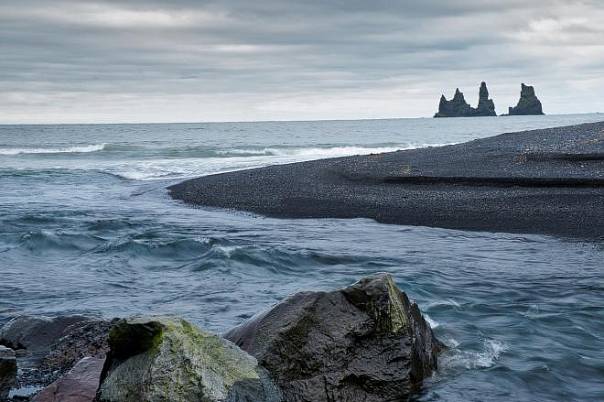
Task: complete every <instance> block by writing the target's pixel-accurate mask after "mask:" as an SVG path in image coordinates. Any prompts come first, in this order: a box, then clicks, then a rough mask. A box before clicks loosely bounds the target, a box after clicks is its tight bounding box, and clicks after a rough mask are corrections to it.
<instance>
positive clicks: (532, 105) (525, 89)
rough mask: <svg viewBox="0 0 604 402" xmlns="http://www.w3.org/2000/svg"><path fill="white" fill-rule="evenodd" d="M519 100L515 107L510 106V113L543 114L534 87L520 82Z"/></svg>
mask: <svg viewBox="0 0 604 402" xmlns="http://www.w3.org/2000/svg"><path fill="white" fill-rule="evenodd" d="M520 88H521V89H520V100H518V104H517V105H516V106H515V107H510V109H509V114H510V115H540V114H543V108H542V106H541V101H540V100H539V98H537V95H535V88H534V87H532V86H528V85H524V84H521V86H520Z"/></svg>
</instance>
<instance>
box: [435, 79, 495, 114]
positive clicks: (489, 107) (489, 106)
mask: <svg viewBox="0 0 604 402" xmlns="http://www.w3.org/2000/svg"><path fill="white" fill-rule="evenodd" d="M496 115H497V114H496V113H495V103H494V102H493V100H492V99H489V90H488V89H487V84H486V83H485V82H482V83H481V84H480V90H479V92H478V107H477V108H473V107H472V106H470V105H469V104H468V103H467V102H466V100H465V98H464V96H463V93H462V92H461V91H460V90H459V88H457V89H456V90H455V95H454V96H453V99H451V100H450V101H448V100H447V98H445V96H444V95H441V97H440V103H439V105H438V112H437V113H436V114H435V115H434V117H473V116H496Z"/></svg>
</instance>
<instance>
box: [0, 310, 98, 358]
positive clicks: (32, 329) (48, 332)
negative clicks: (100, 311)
mask: <svg viewBox="0 0 604 402" xmlns="http://www.w3.org/2000/svg"><path fill="white" fill-rule="evenodd" d="M86 319H87V318H86V317H84V316H80V315H72V316H61V317H55V318H50V317H44V316H20V317H16V318H13V319H12V320H10V321H9V322H8V323H6V324H5V325H4V326H3V327H2V329H0V345H4V346H7V347H10V348H12V349H14V350H26V351H27V353H28V354H31V355H37V356H43V355H44V354H46V353H47V352H48V351H49V350H50V347H51V345H53V344H54V343H55V342H56V341H57V340H59V338H61V337H62V336H64V335H65V334H66V331H65V330H66V329H67V328H68V327H69V326H70V325H72V324H75V323H78V322H82V321H84V320H86Z"/></svg>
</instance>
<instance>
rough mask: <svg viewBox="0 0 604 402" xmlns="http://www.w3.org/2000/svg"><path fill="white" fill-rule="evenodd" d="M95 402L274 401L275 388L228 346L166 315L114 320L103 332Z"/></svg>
mask: <svg viewBox="0 0 604 402" xmlns="http://www.w3.org/2000/svg"><path fill="white" fill-rule="evenodd" d="M109 345H110V352H109V354H108V356H107V361H106V363H105V367H104V368H103V374H102V376H101V385H100V387H99V391H98V395H97V398H98V400H99V401H101V402H139V401H171V402H191V401H205V402H218V401H220V402H227V401H233V402H235V401H247V402H277V401H280V400H281V395H280V392H279V389H278V388H277V387H276V386H275V384H274V383H273V382H272V381H271V380H270V378H269V376H268V373H267V372H266V370H265V369H263V368H261V367H259V366H258V362H257V361H256V359H255V358H253V357H252V356H250V355H248V354H247V353H245V352H244V351H242V350H241V349H239V348H238V347H237V346H235V345H234V344H232V343H231V342H229V341H227V340H225V339H223V338H220V337H218V336H216V335H212V334H209V333H206V332H203V331H201V330H200V329H198V328H196V327H194V326H192V325H191V324H189V323H188V322H186V321H184V320H181V319H177V318H168V317H133V318H129V319H124V320H120V321H119V322H117V324H116V325H115V326H114V327H113V328H112V329H111V331H110V333H109Z"/></svg>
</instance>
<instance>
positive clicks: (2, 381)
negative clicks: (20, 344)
mask: <svg viewBox="0 0 604 402" xmlns="http://www.w3.org/2000/svg"><path fill="white" fill-rule="evenodd" d="M16 382H17V360H16V357H15V351H14V350H12V349H10V348H7V347H5V346H0V401H4V400H6V398H7V396H8V393H9V392H10V390H11V388H12V387H13V386H15V384H16Z"/></svg>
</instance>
